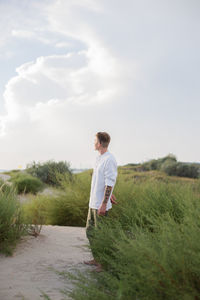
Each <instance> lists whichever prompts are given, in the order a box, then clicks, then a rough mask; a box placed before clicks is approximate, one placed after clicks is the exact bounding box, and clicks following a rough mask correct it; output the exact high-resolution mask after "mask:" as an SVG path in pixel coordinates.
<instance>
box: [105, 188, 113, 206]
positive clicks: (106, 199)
mask: <svg viewBox="0 0 200 300" xmlns="http://www.w3.org/2000/svg"><path fill="white" fill-rule="evenodd" d="M111 191H112V186H109V185H106V187H105V192H104V199H103V203H107V202H108V199H109V197H110V194H111Z"/></svg>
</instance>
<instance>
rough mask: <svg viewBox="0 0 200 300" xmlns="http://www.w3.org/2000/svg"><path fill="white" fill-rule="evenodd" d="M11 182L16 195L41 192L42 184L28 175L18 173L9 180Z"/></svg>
mask: <svg viewBox="0 0 200 300" xmlns="http://www.w3.org/2000/svg"><path fill="white" fill-rule="evenodd" d="M11 182H12V183H13V184H14V186H15V188H16V190H17V193H18V194H21V193H33V194H36V193H37V192H39V191H41V190H42V189H43V187H44V184H43V183H42V182H41V181H40V180H39V179H38V178H35V177H33V176H31V175H30V174H26V173H18V174H16V175H14V176H13V177H12V178H11Z"/></svg>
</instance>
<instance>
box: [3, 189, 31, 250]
mask: <svg viewBox="0 0 200 300" xmlns="http://www.w3.org/2000/svg"><path fill="white" fill-rule="evenodd" d="M25 233H26V226H24V225H23V217H22V211H21V207H20V203H19V201H18V200H17V196H16V192H15V190H14V189H11V188H10V189H6V190H5V191H4V192H2V190H1V191H0V251H1V252H3V253H5V254H6V255H11V254H12V253H13V250H14V248H15V246H16V243H17V240H19V238H20V237H21V236H22V235H23V234H25Z"/></svg>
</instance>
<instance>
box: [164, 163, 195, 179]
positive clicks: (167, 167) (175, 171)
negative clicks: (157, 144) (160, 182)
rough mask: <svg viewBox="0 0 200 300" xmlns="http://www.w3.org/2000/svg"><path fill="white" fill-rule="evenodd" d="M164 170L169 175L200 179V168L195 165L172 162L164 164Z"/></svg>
mask: <svg viewBox="0 0 200 300" xmlns="http://www.w3.org/2000/svg"><path fill="white" fill-rule="evenodd" d="M162 170H163V171H164V172H166V173H167V175H173V176H180V177H189V178H198V177H199V170H200V168H199V167H198V166H197V165H195V164H187V163H181V162H172V163H167V164H164V165H163V168H162Z"/></svg>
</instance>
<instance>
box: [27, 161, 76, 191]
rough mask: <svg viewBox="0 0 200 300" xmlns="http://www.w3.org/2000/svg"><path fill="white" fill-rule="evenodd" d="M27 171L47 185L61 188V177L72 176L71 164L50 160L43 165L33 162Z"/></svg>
mask: <svg viewBox="0 0 200 300" xmlns="http://www.w3.org/2000/svg"><path fill="white" fill-rule="evenodd" d="M26 171H27V172H28V173H29V174H31V175H32V176H35V177H38V178H39V179H40V180H41V181H43V182H44V183H46V184H50V185H54V186H59V185H60V175H65V174H68V175H69V176H71V175H72V172H71V170H70V164H69V163H68V162H66V161H59V162H55V161H53V160H49V161H47V162H45V163H43V164H41V163H36V162H33V163H31V164H29V165H27V167H26Z"/></svg>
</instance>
